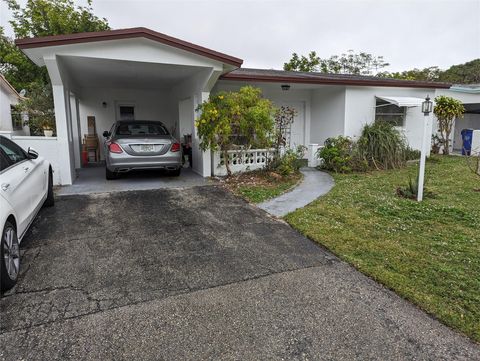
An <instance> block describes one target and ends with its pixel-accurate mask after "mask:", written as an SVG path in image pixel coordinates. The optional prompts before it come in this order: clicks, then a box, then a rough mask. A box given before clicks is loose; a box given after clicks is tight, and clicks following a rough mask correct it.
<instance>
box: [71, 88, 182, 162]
mask: <svg viewBox="0 0 480 361" xmlns="http://www.w3.org/2000/svg"><path fill="white" fill-rule="evenodd" d="M79 98H80V125H81V133H82V138H83V135H84V134H87V132H88V130H87V117H88V116H94V117H95V122H96V128H97V134H98V138H99V142H100V158H101V159H104V156H103V147H102V144H103V137H102V133H103V131H104V130H110V128H111V126H112V124H113V123H114V122H115V120H116V116H117V104H134V105H135V119H138V120H159V121H161V122H163V123H164V124H165V125H166V126H167V128H168V129H169V130H170V131H173V130H174V128H175V127H176V126H178V125H177V123H178V115H177V112H178V110H177V109H176V107H178V103H177V102H174V101H172V100H171V96H170V94H169V91H166V90H163V91H162V90H145V89H118V88H111V89H109V88H82V91H81V95H79ZM103 102H106V103H107V106H106V107H103V105H102V103H103Z"/></svg>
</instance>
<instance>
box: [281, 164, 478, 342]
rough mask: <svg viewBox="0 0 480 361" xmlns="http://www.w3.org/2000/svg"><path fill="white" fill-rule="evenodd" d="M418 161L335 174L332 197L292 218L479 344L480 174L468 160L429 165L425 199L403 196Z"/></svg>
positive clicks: (300, 227)
mask: <svg viewBox="0 0 480 361" xmlns="http://www.w3.org/2000/svg"><path fill="white" fill-rule="evenodd" d="M416 171H417V166H416V165H410V166H408V167H407V168H404V169H400V170H391V171H377V172H372V173H368V174H350V175H341V174H335V175H333V176H334V178H335V182H336V185H335V187H334V188H333V190H332V191H331V192H330V193H329V194H327V195H326V196H324V197H322V198H320V199H318V200H316V201H315V202H313V203H312V204H310V205H308V206H307V207H305V208H303V209H300V210H297V211H295V212H293V213H291V214H289V215H287V216H286V217H285V219H286V221H287V222H289V223H290V224H291V225H292V226H293V227H294V228H296V229H298V230H299V231H300V232H302V233H303V234H305V235H306V236H308V237H310V238H311V239H313V240H315V241H316V242H318V243H320V244H322V245H324V246H325V247H327V248H328V249H330V250H331V251H332V252H333V253H335V254H336V255H338V256H339V257H340V258H342V259H344V260H345V261H347V262H349V263H351V264H352V265H354V266H355V267H356V268H357V269H358V270H360V271H362V272H363V273H365V274H367V275H369V276H371V277H372V278H374V279H375V280H377V281H379V282H381V283H383V284H384V285H385V286H387V287H389V288H391V289H393V290H394V291H396V292H397V293H398V294H400V295H401V296H403V297H405V298H407V299H409V300H411V301H412V302H414V303H415V304H417V305H418V306H420V307H421V308H422V309H424V310H425V311H427V312H428V313H430V314H432V315H435V316H436V317H437V318H438V319H439V320H441V321H442V322H444V323H445V324H447V325H449V326H451V327H453V328H456V329H458V330H461V331H463V332H464V333H465V334H467V335H468V336H469V337H471V338H472V339H473V340H475V341H477V342H480V192H479V188H480V177H478V176H475V175H474V174H473V173H471V172H470V171H469V170H468V168H467V166H466V163H465V160H464V159H463V158H461V157H437V158H434V159H433V160H432V161H429V162H427V176H426V178H427V188H428V190H429V191H431V192H432V193H433V194H435V196H434V197H433V198H427V199H425V200H424V201H423V202H422V203H418V202H416V201H414V200H410V199H405V198H401V197H398V196H397V195H396V188H397V187H399V186H405V185H406V184H407V182H408V178H409V175H410V176H411V177H415V173H416Z"/></svg>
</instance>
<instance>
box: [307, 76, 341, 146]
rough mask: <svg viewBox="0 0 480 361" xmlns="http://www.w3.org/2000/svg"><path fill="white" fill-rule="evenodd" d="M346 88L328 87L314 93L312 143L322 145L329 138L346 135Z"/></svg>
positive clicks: (311, 127)
mask: <svg viewBox="0 0 480 361" xmlns="http://www.w3.org/2000/svg"><path fill="white" fill-rule="evenodd" d="M344 124H345V87H343V86H328V87H322V88H319V89H315V90H313V91H312V120H311V125H310V143H314V144H320V145H322V144H323V143H324V142H325V140H326V139H327V138H329V137H336V136H338V135H342V134H344Z"/></svg>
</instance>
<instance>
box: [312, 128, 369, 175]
mask: <svg viewBox="0 0 480 361" xmlns="http://www.w3.org/2000/svg"><path fill="white" fill-rule="evenodd" d="M324 145H325V146H324V147H323V148H322V149H320V151H319V152H318V154H317V156H318V157H319V158H320V159H322V160H323V163H322V168H324V169H326V170H330V171H333V172H335V173H349V172H352V171H360V172H364V171H366V170H367V168H368V164H367V162H365V161H364V160H363V159H362V158H361V157H360V155H359V153H358V149H357V144H356V143H355V142H353V141H352V140H351V139H350V138H349V137H344V136H338V137H335V138H328V139H327V140H326V141H325V143H324Z"/></svg>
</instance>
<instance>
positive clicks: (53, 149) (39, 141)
mask: <svg viewBox="0 0 480 361" xmlns="http://www.w3.org/2000/svg"><path fill="white" fill-rule="evenodd" d="M0 135H3V136H6V137H7V138H10V139H12V140H13V141H14V142H15V143H17V144H18V145H19V146H21V147H22V148H23V149H25V151H28V148H29V147H31V148H33V149H35V151H37V152H38V154H39V155H40V156H42V157H43V158H45V159H46V160H48V161H49V162H50V164H51V165H52V169H53V184H55V185H57V184H60V183H61V177H60V174H61V169H60V164H59V163H60V161H59V150H58V141H57V137H34V136H25V135H13V134H11V132H5V131H3V132H0Z"/></svg>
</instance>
